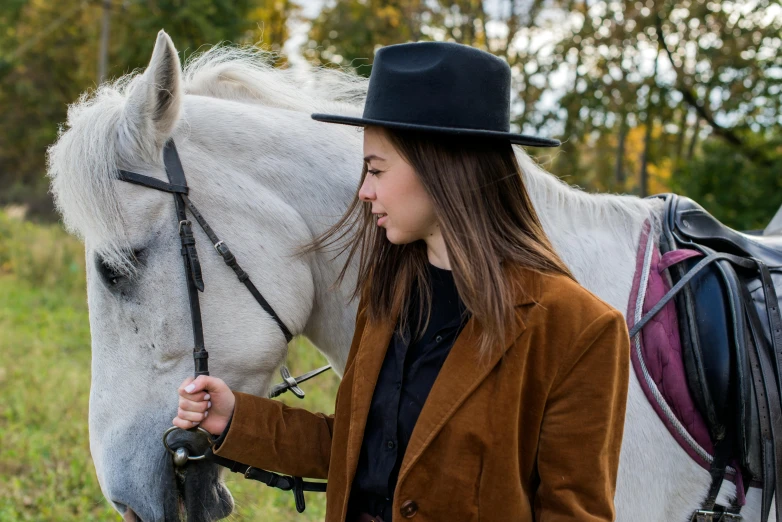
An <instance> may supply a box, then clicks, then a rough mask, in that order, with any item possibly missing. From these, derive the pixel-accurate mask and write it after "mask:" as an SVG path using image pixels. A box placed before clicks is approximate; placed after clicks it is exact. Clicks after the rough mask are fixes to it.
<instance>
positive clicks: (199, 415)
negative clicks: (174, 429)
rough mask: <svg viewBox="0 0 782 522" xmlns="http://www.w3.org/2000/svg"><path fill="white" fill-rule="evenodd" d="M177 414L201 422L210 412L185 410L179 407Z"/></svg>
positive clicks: (188, 419) (185, 418) (187, 419)
mask: <svg viewBox="0 0 782 522" xmlns="http://www.w3.org/2000/svg"><path fill="white" fill-rule="evenodd" d="M176 415H177V417H179V418H180V419H182V420H186V421H191V422H201V421H202V420H204V419H205V418H206V417H207V416H208V415H209V412H208V411H204V412H199V411H187V410H183V409H182V408H179V410H178V411H177V413H176Z"/></svg>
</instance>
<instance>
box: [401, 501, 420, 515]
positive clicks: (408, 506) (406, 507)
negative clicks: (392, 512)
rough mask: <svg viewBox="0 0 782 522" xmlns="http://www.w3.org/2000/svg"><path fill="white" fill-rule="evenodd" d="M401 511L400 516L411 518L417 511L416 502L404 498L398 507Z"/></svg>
mask: <svg viewBox="0 0 782 522" xmlns="http://www.w3.org/2000/svg"><path fill="white" fill-rule="evenodd" d="M399 511H401V512H402V516H403V517H405V518H413V517H414V516H415V514H416V513H418V504H416V503H415V501H414V500H406V501H405V502H404V503H403V504H402V506H401V507H400V508H399Z"/></svg>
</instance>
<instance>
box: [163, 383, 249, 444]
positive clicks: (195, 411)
mask: <svg viewBox="0 0 782 522" xmlns="http://www.w3.org/2000/svg"><path fill="white" fill-rule="evenodd" d="M177 391H178V392H179V411H177V416H176V417H175V418H174V426H177V427H179V428H182V429H183V430H187V429H190V428H193V427H195V426H198V425H200V426H201V427H202V428H204V429H205V430H206V431H208V432H209V433H211V434H212V435H220V434H221V433H222V432H223V430H225V427H226V426H227V425H228V420H229V419H230V418H231V415H233V412H234V404H236V398H235V397H234V394H233V392H232V391H231V389H230V388H229V387H228V385H227V384H225V382H223V380H222V379H218V378H217V377H208V376H206V375H199V376H198V378H197V379H195V380H194V379H193V378H192V377H188V378H187V379H185V381H184V382H183V383H182V384H181V385H180V386H179V390H177Z"/></svg>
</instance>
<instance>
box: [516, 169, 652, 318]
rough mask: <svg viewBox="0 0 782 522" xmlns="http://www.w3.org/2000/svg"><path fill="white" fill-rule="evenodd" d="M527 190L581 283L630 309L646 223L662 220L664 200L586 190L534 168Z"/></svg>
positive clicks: (559, 252)
mask: <svg viewBox="0 0 782 522" xmlns="http://www.w3.org/2000/svg"><path fill="white" fill-rule="evenodd" d="M525 182H526V186H527V189H528V191H529V194H530V198H531V199H532V202H533V205H534V206H535V209H536V211H537V213H538V216H539V218H540V220H541V222H542V224H543V228H544V230H545V232H546V234H547V235H548V237H549V239H550V240H551V242H552V243H553V245H554V248H555V249H556V251H557V253H558V254H559V255H560V257H561V258H562V260H563V261H564V262H565V264H566V265H567V266H568V267H569V268H570V270H571V271H572V272H573V275H574V276H575V277H576V279H577V280H578V282H579V283H580V284H581V285H582V286H584V287H585V288H587V289H588V290H590V291H591V292H592V293H594V294H595V295H597V296H598V297H600V298H601V299H603V300H604V301H606V302H608V303H609V304H610V305H612V306H614V307H615V308H617V309H619V310H620V311H621V312H622V313H626V310H627V301H628V299H629V296H630V289H631V286H632V281H633V276H634V273H635V265H636V252H637V250H638V244H639V240H640V238H641V231H642V228H643V224H644V221H646V220H647V219H651V220H652V221H653V222H657V221H658V216H659V215H660V212H661V206H660V200H644V199H640V198H637V197H634V196H618V195H609V194H587V193H585V192H582V191H580V190H578V189H575V188H572V187H569V186H567V185H565V184H563V183H561V182H560V181H559V180H558V179H556V178H555V177H554V176H553V175H551V174H549V173H547V172H544V171H541V170H532V171H531V172H530V171H528V173H527V174H526V176H525Z"/></svg>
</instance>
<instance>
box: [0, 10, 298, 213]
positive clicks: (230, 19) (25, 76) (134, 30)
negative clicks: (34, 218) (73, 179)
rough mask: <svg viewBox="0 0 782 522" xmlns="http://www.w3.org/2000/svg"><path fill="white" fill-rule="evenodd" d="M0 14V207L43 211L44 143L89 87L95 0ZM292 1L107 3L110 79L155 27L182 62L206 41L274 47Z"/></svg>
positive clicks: (48, 207) (47, 204)
mask: <svg viewBox="0 0 782 522" xmlns="http://www.w3.org/2000/svg"><path fill="white" fill-rule="evenodd" d="M6 4H9V5H8V7H6V6H5V5H4V8H3V11H2V12H0V75H1V76H0V113H1V114H2V115H3V118H2V119H0V205H1V204H4V203H9V202H27V203H28V204H30V205H31V207H32V208H31V213H32V214H44V215H47V214H48V215H49V216H51V215H52V214H51V211H52V204H51V200H50V198H49V196H48V194H47V188H48V184H47V180H46V177H45V175H44V171H45V165H44V162H45V157H46V154H45V151H46V147H47V146H48V145H49V144H50V143H52V142H53V141H54V140H55V139H56V137H57V127H58V125H59V124H60V123H62V122H63V121H64V120H65V116H66V107H67V104H69V103H72V102H74V101H75V100H76V99H77V97H78V96H79V93H81V92H84V91H85V90H88V89H91V88H94V87H95V84H96V77H97V66H98V63H97V62H98V42H99V32H100V17H101V14H102V6H103V2H100V1H98V0H60V1H58V2H48V1H46V0H28V1H23V0H6ZM298 10H299V8H298V6H296V5H295V4H293V3H292V2H291V0H239V1H232V0H188V1H187V2H182V1H180V0H157V1H156V2H139V1H135V0H134V1H129V0H112V4H111V18H110V23H111V43H110V46H109V53H108V55H109V69H108V73H109V78H111V77H118V76H120V75H122V74H125V73H127V72H130V71H132V70H134V69H136V68H139V67H144V66H145V65H146V63H147V62H148V60H149V56H150V53H151V50H152V44H153V42H154V39H155V35H156V34H157V32H158V31H159V30H160V29H161V28H165V29H166V31H167V32H168V33H169V34H170V35H171V37H172V38H173V39H174V41H175V42H176V45H177V47H178V49H179V50H180V53H181V55H182V58H183V59H184V58H186V57H187V56H189V55H190V54H192V53H193V52H195V51H196V50H197V49H198V48H199V47H200V46H201V45H203V44H205V43H209V44H216V43H218V42H221V41H231V42H235V43H255V42H258V43H260V44H262V45H264V46H265V47H266V48H268V49H270V50H279V49H280V48H281V45H282V43H283V42H284V41H285V40H286V39H287V38H288V33H287V25H286V20H287V19H288V17H289V16H294V15H296V14H297V12H298Z"/></svg>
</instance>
